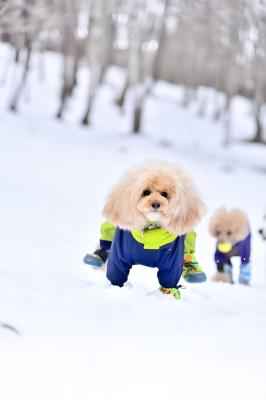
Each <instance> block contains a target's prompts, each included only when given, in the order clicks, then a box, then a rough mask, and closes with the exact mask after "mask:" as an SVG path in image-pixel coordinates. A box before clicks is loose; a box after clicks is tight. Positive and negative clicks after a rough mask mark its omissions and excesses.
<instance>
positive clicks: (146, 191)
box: [142, 189, 151, 196]
mask: <svg viewBox="0 0 266 400" xmlns="http://www.w3.org/2000/svg"><path fill="white" fill-rule="evenodd" d="M150 194H151V191H150V190H148V189H147V190H144V192H143V193H142V196H149V195H150Z"/></svg>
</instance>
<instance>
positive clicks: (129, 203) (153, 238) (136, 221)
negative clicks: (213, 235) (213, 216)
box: [103, 163, 205, 298]
mask: <svg viewBox="0 0 266 400" xmlns="http://www.w3.org/2000/svg"><path fill="white" fill-rule="evenodd" d="M204 212H205V205H204V204H203V202H202V200H201V198H200V196H199V194H198V192H197V190H196V188H195V186H194V183H193V182H192V180H191V178H190V177H189V176H188V174H187V173H186V172H185V171H184V170H183V169H182V168H180V167H177V166H174V165H168V164H161V163H160V164H158V163H157V164H155V163H149V164H144V165H140V166H137V167H134V168H132V169H130V170H129V171H128V172H126V174H125V175H124V176H123V177H122V179H121V180H120V182H119V183H118V184H117V185H116V186H115V187H114V189H113V190H112V191H111V193H110V195H109V197H108V199H107V201H106V204H105V206H104V209H103V214H104V215H105V217H106V218H107V220H108V221H109V222H110V223H111V224H114V225H115V226H116V231H115V235H114V239H113V241H112V246H111V251H110V255H109V258H108V264H107V271H106V274H107V278H108V279H109V281H110V282H111V283H112V284H113V285H116V286H120V287H121V286H123V285H124V284H125V283H126V282H127V279H128V275H129V272H130V269H131V267H132V265H135V264H142V265H144V266H148V267H157V268H158V273H157V276H158V280H159V283H160V285H161V291H162V292H163V293H170V294H173V295H174V296H175V297H177V298H179V296H180V294H179V292H178V286H177V284H178V282H179V279H180V277H181V274H182V269H183V262H184V236H185V234H186V233H187V232H189V231H190V230H191V229H193V228H194V227H195V225H196V224H197V223H198V222H199V221H200V219H201V218H202V216H203V214H204Z"/></svg>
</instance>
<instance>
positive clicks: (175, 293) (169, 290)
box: [160, 286, 181, 300]
mask: <svg viewBox="0 0 266 400" xmlns="http://www.w3.org/2000/svg"><path fill="white" fill-rule="evenodd" d="M180 287H181V286H178V287H175V288H164V287H162V286H161V287H160V291H161V292H162V293H163V294H171V295H172V296H174V297H175V299H176V300H180V297H181V296H180V291H179V290H178V289H179V288H180Z"/></svg>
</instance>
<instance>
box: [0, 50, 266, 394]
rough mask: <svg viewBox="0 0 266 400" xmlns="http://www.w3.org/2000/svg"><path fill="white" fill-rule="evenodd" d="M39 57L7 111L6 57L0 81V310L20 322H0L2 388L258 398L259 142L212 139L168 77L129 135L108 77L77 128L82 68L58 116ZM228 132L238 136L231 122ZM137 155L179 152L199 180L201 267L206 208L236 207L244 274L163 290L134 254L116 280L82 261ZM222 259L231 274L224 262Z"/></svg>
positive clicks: (218, 133)
mask: <svg viewBox="0 0 266 400" xmlns="http://www.w3.org/2000/svg"><path fill="white" fill-rule="evenodd" d="M7 53H8V54H9V50H8V49H7V48H6V47H1V48H0V55H3V54H7ZM43 57H44V58H45V60H44V61H45V74H46V80H45V81H44V82H40V81H39V80H38V73H37V57H36V60H35V61H36V62H35V64H34V65H33V72H32V74H31V75H30V79H29V82H28V85H27V88H26V90H25V92H24V97H23V99H22V102H21V107H20V111H19V113H18V114H17V115H14V114H12V113H9V112H7V111H6V104H7V98H8V95H9V94H10V92H11V87H12V79H13V78H12V77H13V73H14V68H13V67H12V68H11V67H10V68H9V69H8V72H7V79H5V81H4V82H3V86H2V88H1V89H2V90H1V92H2V96H1V99H0V103H1V120H0V149H1V150H0V151H1V156H0V191H1V197H0V205H1V207H0V243H1V246H0V323H5V324H9V325H12V326H14V327H15V328H16V329H17V330H18V331H19V333H20V335H18V334H16V333H15V332H14V331H12V330H10V329H7V328H3V327H1V325H0V382H1V385H0V398H1V400H21V399H23V400H24V399H25V400H26V399H27V400H31V399H38V400H42V399H45V400H47V399H49V400H54V399H56V400H58V399H59V400H61V399H62V400H74V399H75V400H83V399H84V400H88V399H116V400H119V399H139V398H140V399H142V398H146V399H157V398H158V399H160V398H165V399H166V398H171V399H186V400H187V399H188V400H189V399H204V400H209V399H210V400H213V399H215V400H230V399H234V400H236V399H241V400H244V399H250V398H254V399H256V400H265V398H266V385H265V367H266V247H265V242H263V241H262V240H261V238H260V236H259V235H258V234H257V229H258V228H259V226H260V225H261V220H262V216H263V213H264V210H265V206H266V204H265V203H266V193H265V170H266V149H265V148H264V147H260V146H248V145H245V144H238V143H235V144H233V145H232V146H231V147H230V148H229V149H226V150H225V149H223V148H221V145H220V143H221V142H222V125H221V123H217V122H216V123H214V122H212V121H211V120H210V119H209V118H202V119H200V118H199V117H197V116H196V115H195V113H194V112H193V110H191V109H190V110H185V109H183V108H181V107H180V106H179V105H178V100H177V101H176V103H175V100H174V93H177V99H178V90H180V89H178V88H175V87H171V85H166V84H163V83H160V85H158V87H157V90H158V95H156V96H152V97H150V99H149V100H148V102H147V105H146V109H145V121H144V134H143V135H142V136H139V137H133V135H130V134H129V133H128V130H129V117H130V114H129V111H130V108H131V102H130V99H129V100H128V103H127V106H126V112H125V115H124V116H122V115H120V113H119V111H118V110H117V108H116V107H115V106H114V105H113V102H112V100H113V98H114V97H115V94H114V88H113V87H111V86H110V85H104V86H103V88H102V89H101V90H100V92H99V97H98V99H97V101H96V105H95V111H94V114H93V118H92V120H93V121H92V122H93V123H92V126H91V127H90V128H84V127H80V125H79V124H78V121H79V119H80V112H81V104H84V103H82V99H83V98H84V97H85V95H86V79H87V78H86V74H85V73H83V71H82V73H81V75H80V84H79V87H78V88H77V90H76V93H75V97H74V98H73V99H72V100H71V101H70V102H69V106H68V115H67V117H66V119H65V121H63V122H58V121H56V120H54V118H53V115H54V114H55V111H56V106H57V100H56V99H57V98H56V93H57V91H58V89H59V86H58V79H57V73H58V70H59V67H60V60H59V59H58V58H57V57H56V56H54V55H51V54H45V55H44V56H43ZM0 59H1V57H0ZM3 59H4V60H5V63H4V61H3ZM6 60H7V57H4V58H2V63H1V64H0V80H2V81H3V79H2V75H1V74H2V73H3V68H7V61H6ZM113 73H114V74H116V71H113ZM111 75H112V74H111ZM110 79H112V76H110ZM159 93H162V94H164V96H163V97H162V98H160V95H159ZM169 93H170V94H169ZM25 94H26V96H25ZM166 98H168V99H169V101H167V99H166ZM241 101H242V100H241ZM240 103H241V102H240ZM236 108H237V110H239V111H238V112H239V113H241V110H242V108H241V107H240V106H239V107H236ZM236 112H237V111H236ZM234 120H235V121H238V120H239V121H240V120H241V114H239V115H236V116H235V119H234ZM251 125H252V124H250V126H251ZM246 134H247V133H246V132H245V133H244V136H245V137H246ZM234 135H235V137H241V125H240V124H239V125H237V124H235V125H234ZM148 159H160V160H166V161H169V162H175V163H178V164H181V165H183V166H184V167H185V168H187V169H188V170H189V171H190V173H191V174H192V175H193V178H194V180H195V182H196V183H197V185H198V187H199V188H200V190H201V193H202V195H203V197H204V200H205V202H206V203H207V205H208V209H209V211H208V214H207V216H206V217H205V219H204V220H203V221H202V223H201V224H200V226H199V227H198V230H197V231H198V240H197V256H198V259H199V261H200V262H201V264H202V265H203V266H204V269H205V271H206V273H207V274H208V277H209V278H210V277H211V275H212V274H213V273H214V271H215V267H214V263H213V251H214V246H215V243H214V241H213V239H211V238H210V236H209V233H208V229H207V227H208V219H209V217H210V215H211V214H212V212H213V211H214V210H215V209H216V208H218V207H219V206H221V205H224V206H228V207H231V206H237V207H240V208H242V209H243V210H245V211H246V212H247V214H248V216H249V218H250V223H251V227H252V232H253V239H252V240H253V241H252V248H253V255H252V265H253V277H252V285H251V287H244V286H241V285H239V284H235V285H227V284H217V283H213V282H211V280H210V279H209V280H208V282H207V283H205V284H201V285H195V286H193V285H189V284H186V289H184V290H183V291H182V299H181V301H175V300H174V298H172V297H170V296H165V295H162V294H161V293H159V292H158V291H157V288H158V282H157V279H156V271H154V270H153V269H149V268H145V267H142V266H135V267H134V268H133V270H132V273H131V275H130V279H129V281H130V284H129V285H127V286H125V287H124V288H123V289H120V288H117V287H111V286H110V285H109V284H108V282H107V281H106V279H105V277H104V273H102V272H100V271H94V270H90V269H89V267H87V266H85V265H84V264H83V263H82V258H83V256H84V254H85V253H86V252H89V251H93V250H94V247H95V245H96V244H97V241H98V235H99V226H100V223H101V221H102V216H101V209H102V205H103V202H104V198H105V196H106V194H107V193H108V190H109V189H110V187H111V186H112V185H113V184H114V183H115V182H116V181H117V179H118V178H119V176H120V175H121V174H122V173H123V171H124V169H125V168H126V167H128V166H129V165H132V164H135V163H138V162H140V161H143V160H148ZM234 272H235V275H236V279H237V274H238V266H237V262H236V266H235V271H234Z"/></svg>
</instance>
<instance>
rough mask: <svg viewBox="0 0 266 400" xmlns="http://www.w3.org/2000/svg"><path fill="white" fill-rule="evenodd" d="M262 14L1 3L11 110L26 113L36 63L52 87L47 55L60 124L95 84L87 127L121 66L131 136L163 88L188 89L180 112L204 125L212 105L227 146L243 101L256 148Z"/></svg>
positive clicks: (237, 8)
mask: <svg viewBox="0 0 266 400" xmlns="http://www.w3.org/2000/svg"><path fill="white" fill-rule="evenodd" d="M265 8H266V6H265V2H264V1H263V0H253V1H249V0H238V1H232V0H225V1H223V2H222V4H221V2H220V1H219V0H189V1H185V0H147V1H146V0H134V1H132V0H127V1H123V0H110V1H105V0H95V1H93V0H91V1H85V0H84V1H82V0H48V1H47V0H38V1H35V0H1V2H0V38H1V41H2V42H3V43H8V44H9V45H10V46H11V48H12V50H13V52H12V55H10V58H9V60H8V62H7V64H8V65H7V66H6V68H5V70H4V71H2V77H1V81H2V82H3V80H5V78H6V74H7V73H8V69H9V68H11V66H12V64H13V63H15V64H16V65H17V66H18V67H20V69H21V74H20V75H21V76H20V77H19V78H17V82H15V83H16V85H14V87H13V88H12V93H10V94H9V97H8V99H7V102H8V107H9V109H10V110H12V111H14V112H15V111H17V110H18V109H19V107H20V101H21V95H22V92H23V87H24V86H25V85H26V83H27V80H28V79H29V75H30V74H31V63H32V57H33V54H35V53H38V54H39V69H40V71H39V75H40V79H45V70H44V66H43V60H42V54H44V53H45V52H47V51H50V52H56V53H60V54H62V56H63V65H62V70H61V73H60V86H61V88H60V91H58V97H59V98H60V101H59V102H58V106H57V109H55V110H54V114H55V115H56V117H57V118H59V119H61V118H64V116H65V115H66V114H67V103H68V101H69V99H71V97H72V96H73V94H74V93H75V90H76V86H78V85H79V84H80V82H79V78H78V76H79V72H80V70H81V68H83V69H85V73H86V74H88V75H89V79H88V83H87V87H86V93H87V94H86V98H84V101H83V104H80V116H79V121H78V122H80V123H82V124H84V125H87V124H90V123H91V114H92V113H93V105H94V101H95V98H96V97H97V93H98V89H99V87H100V86H101V85H102V84H103V82H106V80H107V74H108V70H109V69H110V67H111V66H117V67H119V68H121V71H122V72H121V76H120V82H119V85H118V87H114V88H113V90H114V92H115V94H114V97H115V99H114V100H115V102H116V104H117V106H118V107H120V108H121V109H123V106H124V102H125V99H126V96H127V94H128V93H130V94H131V96H132V97H133V100H132V101H133V106H132V115H131V116H130V118H131V119H130V124H131V125H130V129H131V130H132V131H133V132H135V133H138V132H141V130H142V114H143V109H144V104H145V100H146V99H147V97H148V96H152V95H153V91H154V87H155V85H156V83H157V82H158V81H166V82H169V83H172V84H175V85H179V86H182V95H181V98H179V102H180V104H182V106H183V107H189V106H191V104H196V108H197V111H196V112H197V113H198V115H200V116H204V115H206V113H207V110H208V104H209V103H211V104H212V113H211V114H212V115H211V118H213V119H215V120H218V119H220V118H223V117H225V119H226V122H225V131H226V132H225V137H224V143H225V144H228V142H229V141H230V121H229V120H230V110H231V106H232V99H234V98H235V97H236V96H239V95H240V96H243V97H245V98H246V99H248V100H249V102H250V111H249V112H250V114H251V115H252V118H253V120H254V128H253V132H252V134H251V135H250V138H249V140H250V141H251V142H258V143H263V142H265V136H264V132H263V130H264V120H265V109H264V108H265V107H264V105H265V96H266V95H265V93H266V85H265V80H266V75H265V63H266V54H265V49H266V45H265V42H266V10H265ZM204 87H205V88H206V87H208V88H212V89H213V90H212V91H210V90H209V91H207V92H206V91H205V92H204V90H202V89H203V88H204ZM202 92H203V93H202Z"/></svg>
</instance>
